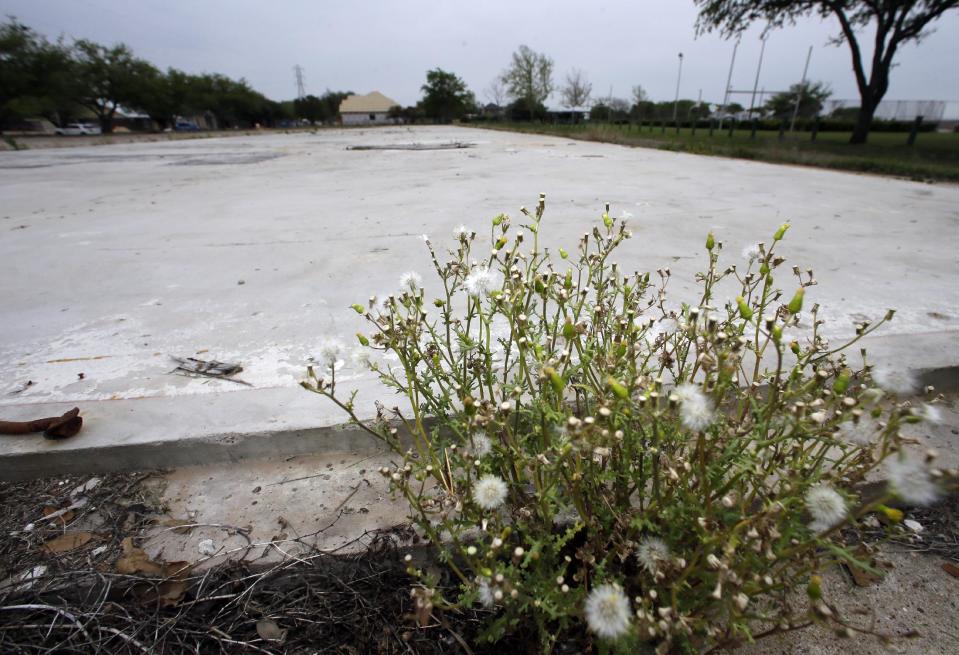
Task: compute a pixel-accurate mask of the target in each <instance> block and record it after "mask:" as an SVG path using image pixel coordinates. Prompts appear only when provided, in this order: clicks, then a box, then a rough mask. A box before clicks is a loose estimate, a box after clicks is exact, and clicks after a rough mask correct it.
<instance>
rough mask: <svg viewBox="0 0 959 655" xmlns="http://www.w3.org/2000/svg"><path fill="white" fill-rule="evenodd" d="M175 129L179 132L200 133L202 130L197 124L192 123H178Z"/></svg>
mask: <svg viewBox="0 0 959 655" xmlns="http://www.w3.org/2000/svg"><path fill="white" fill-rule="evenodd" d="M173 129H174V130H176V131H177V132H199V131H200V128H199V126H198V125H197V124H196V123H191V122H190V121H177V122H176V125H174V126H173Z"/></svg>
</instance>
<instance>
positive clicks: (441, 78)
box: [420, 68, 476, 123]
mask: <svg viewBox="0 0 959 655" xmlns="http://www.w3.org/2000/svg"><path fill="white" fill-rule="evenodd" d="M420 88H421V90H422V91H423V100H422V101H421V102H422V106H423V111H424V112H425V113H426V115H427V117H429V118H432V119H433V120H436V121H438V122H440V123H449V122H450V121H452V120H453V119H454V118H462V117H463V115H464V114H466V113H468V112H470V111H471V110H472V109H473V108H474V107H475V106H476V100H475V99H474V98H473V94H472V93H471V92H470V90H469V89H468V88H466V82H464V81H463V80H461V79H460V78H459V77H457V76H456V75H455V74H453V73H450V72H448V71H444V70H443V69H441V68H435V69H433V70H431V71H427V73H426V84H424V85H423V86H422V87H420Z"/></svg>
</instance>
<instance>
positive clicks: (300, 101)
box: [293, 95, 324, 125]
mask: <svg viewBox="0 0 959 655" xmlns="http://www.w3.org/2000/svg"><path fill="white" fill-rule="evenodd" d="M293 113H294V114H295V115H296V117H297V118H303V119H306V120H308V121H310V125H316V123H317V121H322V120H323V113H324V106H323V101H322V100H320V99H319V98H317V97H316V96H314V95H308V96H305V97H303V98H297V99H296V100H294V101H293Z"/></svg>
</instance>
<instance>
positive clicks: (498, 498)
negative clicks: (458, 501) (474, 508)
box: [473, 474, 507, 509]
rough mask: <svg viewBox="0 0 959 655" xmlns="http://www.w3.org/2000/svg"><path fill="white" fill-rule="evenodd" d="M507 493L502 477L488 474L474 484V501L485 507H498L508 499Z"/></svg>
mask: <svg viewBox="0 0 959 655" xmlns="http://www.w3.org/2000/svg"><path fill="white" fill-rule="evenodd" d="M506 493H507V488H506V483H505V482H503V480H502V478H499V477H497V476H495V475H492V474H486V475H484V476H483V477H481V478H480V479H479V480H477V481H476V484H475V485H474V486H473V501H474V502H475V503H476V504H477V505H479V506H480V507H482V508H483V509H496V508H497V507H499V506H500V505H502V504H503V501H505V500H506Z"/></svg>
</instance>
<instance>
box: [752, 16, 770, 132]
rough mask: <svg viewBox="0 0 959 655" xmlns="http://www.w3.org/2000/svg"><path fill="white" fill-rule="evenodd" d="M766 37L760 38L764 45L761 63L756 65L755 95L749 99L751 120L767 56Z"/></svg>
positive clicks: (760, 53)
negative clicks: (760, 76)
mask: <svg viewBox="0 0 959 655" xmlns="http://www.w3.org/2000/svg"><path fill="white" fill-rule="evenodd" d="M766 36H767V35H766V34H765V33H763V35H762V37H760V39H759V40H760V41H762V43H763V45H762V47H761V48H760V49H759V63H758V64H757V65H756V80H755V81H754V82H753V95H752V97H751V98H750V99H749V117H750V118H752V117H753V108H754V107H755V106H756V89H757V88H759V73H760V71H762V69H763V55H764V54H766Z"/></svg>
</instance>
